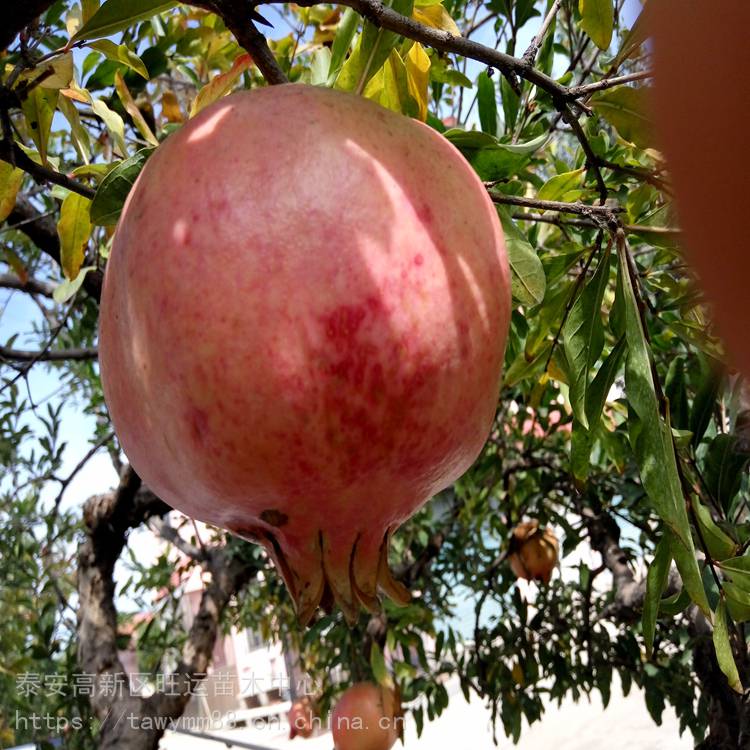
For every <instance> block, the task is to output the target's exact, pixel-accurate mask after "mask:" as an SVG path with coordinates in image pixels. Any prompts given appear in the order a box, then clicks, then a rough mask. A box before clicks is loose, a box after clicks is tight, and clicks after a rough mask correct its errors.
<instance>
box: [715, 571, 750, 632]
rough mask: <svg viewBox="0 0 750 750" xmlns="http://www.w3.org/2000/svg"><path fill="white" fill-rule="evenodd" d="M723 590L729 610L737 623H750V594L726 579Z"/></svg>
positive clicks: (722, 583)
mask: <svg viewBox="0 0 750 750" xmlns="http://www.w3.org/2000/svg"><path fill="white" fill-rule="evenodd" d="M721 588H722V589H723V591H724V593H725V594H726V597H727V609H728V610H729V614H730V616H731V618H732V619H733V620H734V621H735V622H748V621H750V594H748V593H747V592H745V591H743V590H742V589H741V588H740V587H739V586H737V585H736V584H734V583H732V582H731V581H728V580H726V579H724V580H723V581H722V582H721Z"/></svg>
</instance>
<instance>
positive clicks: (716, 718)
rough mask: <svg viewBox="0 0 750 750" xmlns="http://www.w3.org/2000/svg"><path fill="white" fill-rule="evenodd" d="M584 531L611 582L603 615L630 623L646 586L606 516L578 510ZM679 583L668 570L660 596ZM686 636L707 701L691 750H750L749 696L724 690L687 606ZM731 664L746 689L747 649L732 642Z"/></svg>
mask: <svg viewBox="0 0 750 750" xmlns="http://www.w3.org/2000/svg"><path fill="white" fill-rule="evenodd" d="M580 511H581V514H582V516H583V518H584V519H585V520H586V526H587V528H588V531H589V538H590V541H591V546H592V548H593V549H594V550H596V551H597V552H599V553H600V554H601V556H602V561H603V563H604V565H605V566H606V567H607V568H608V569H609V571H610V572H611V573H612V576H613V579H614V587H613V589H614V601H613V603H612V604H611V605H610V606H609V607H608V608H607V609H606V611H605V614H606V615H607V616H608V617H612V618H613V619H615V620H618V621H620V622H628V623H632V622H634V621H636V620H637V619H638V618H639V617H640V616H641V613H642V610H643V601H644V598H645V596H646V581H645V580H643V579H642V580H638V579H636V577H635V574H634V573H633V570H632V568H631V567H630V565H629V564H628V555H627V553H626V552H625V551H624V550H623V549H622V548H621V547H620V545H619V541H620V529H619V527H618V526H617V523H616V522H615V520H614V519H613V518H612V517H611V516H610V515H608V514H607V513H606V512H602V511H600V512H598V513H596V512H594V511H592V510H589V509H588V508H581V509H580ZM681 585H682V582H681V580H680V576H679V574H678V573H677V572H676V571H675V570H674V569H673V570H671V571H670V576H669V581H668V584H667V589H666V591H665V592H664V594H665V596H670V595H671V594H673V593H676V592H677V591H679V589H680V588H681ZM687 615H688V621H689V623H690V628H689V629H690V635H691V636H692V638H693V646H692V648H693V669H694V670H695V673H696V675H697V676H698V680H699V681H700V684H701V689H702V693H703V695H704V696H705V697H706V698H707V700H708V719H709V720H708V733H707V735H706V738H705V739H704V740H703V741H702V742H701V743H700V744H698V745H697V746H696V750H748V748H750V692H747V691H746V693H745V694H744V695H740V694H738V693H736V692H734V690H732V689H731V688H730V687H729V683H728V681H727V678H726V676H725V675H724V674H723V672H722V671H721V669H720V668H719V663H718V662H717V660H716V651H715V648H714V644H713V640H712V637H711V636H712V630H711V625H710V623H708V621H707V620H706V618H705V617H704V616H703V614H702V613H701V612H700V610H699V609H698V608H697V607H695V606H691V607H690V609H689V610H688V613H687ZM734 646H735V649H734V651H735V660H736V662H737V666H738V669H739V671H740V679H741V681H742V684H743V685H745V686H746V687H747V686H748V685H750V655H749V654H748V649H747V645H746V644H744V643H740V642H737V643H735V644H734Z"/></svg>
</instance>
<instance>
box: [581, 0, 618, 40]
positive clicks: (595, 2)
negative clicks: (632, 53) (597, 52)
mask: <svg viewBox="0 0 750 750" xmlns="http://www.w3.org/2000/svg"><path fill="white" fill-rule="evenodd" d="M578 10H579V11H580V13H581V28H582V29H583V30H584V31H585V32H586V33H587V34H588V35H589V36H590V37H591V40H592V41H593V42H594V44H595V45H596V46H597V47H599V49H601V50H607V49H609V45H610V43H611V41H612V31H613V29H614V26H615V6H614V0H578Z"/></svg>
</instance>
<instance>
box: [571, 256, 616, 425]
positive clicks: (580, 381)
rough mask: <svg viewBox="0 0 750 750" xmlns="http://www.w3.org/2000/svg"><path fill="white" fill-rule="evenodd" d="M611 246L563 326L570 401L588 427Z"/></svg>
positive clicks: (574, 412) (579, 418)
mask: <svg viewBox="0 0 750 750" xmlns="http://www.w3.org/2000/svg"><path fill="white" fill-rule="evenodd" d="M610 247H611V246H608V247H607V249H606V250H605V252H604V255H603V256H602V257H601V259H600V260H599V266H598V267H597V269H596V273H595V274H594V275H593V277H592V278H591V280H590V281H589V283H588V284H586V286H585V287H584V289H583V291H582V292H581V293H580V294H579V295H578V298H577V299H576V301H575V302H574V303H573V306H572V307H571V308H570V312H569V314H568V318H567V320H566V321H565V325H564V326H563V330H562V340H563V348H564V350H565V356H566V358H567V360H568V366H569V368H570V370H569V372H570V405H571V407H572V408H573V414H575V416H576V419H578V421H579V422H580V423H581V424H582V425H583V426H584V427H585V428H586V429H588V428H589V421H588V417H587V416H586V401H587V398H588V389H589V383H590V380H589V372H590V371H591V368H592V367H593V366H594V364H595V363H596V361H597V360H598V359H599V355H600V354H601V353H602V347H603V346H604V324H603V323H602V315H601V309H602V299H603V297H604V290H605V289H606V287H607V282H608V281H609V258H610Z"/></svg>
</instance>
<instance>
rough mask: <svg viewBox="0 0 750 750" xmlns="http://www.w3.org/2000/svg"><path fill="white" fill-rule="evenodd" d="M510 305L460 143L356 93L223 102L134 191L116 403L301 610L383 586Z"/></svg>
mask: <svg viewBox="0 0 750 750" xmlns="http://www.w3.org/2000/svg"><path fill="white" fill-rule="evenodd" d="M509 317H510V281H509V271H508V264H507V259H506V254H505V247H504V242H503V235H502V229H501V226H500V223H499V220H498V217H497V214H496V212H495V209H494V207H493V205H492V203H491V201H490V200H489V198H488V196H487V194H486V191H485V189H484V187H483V185H482V183H481V182H480V180H479V179H478V178H477V176H476V175H475V173H474V172H473V170H472V169H471V167H470V166H469V165H468V164H467V163H466V162H465V160H464V159H463V157H462V156H461V155H460V154H459V152H458V151H457V150H456V149H454V147H453V146H452V145H451V144H449V143H448V142H447V141H446V140H445V139H443V138H442V137H441V136H439V135H438V134H437V133H435V132H434V131H432V130H431V129H430V128H428V127H427V126H424V125H422V124H421V123H418V122H416V121H414V120H410V119H408V118H406V117H402V116H400V115H397V114H395V113H392V112H390V111H388V110H386V109H383V108H381V107H380V106H378V105H376V104H374V103H372V102H369V101H367V100H364V99H362V98H360V97H357V96H355V95H353V94H345V93H342V92H336V91H331V90H327V89H320V88H313V87H308V86H301V85H283V86H275V87H271V88H266V89H258V90H255V91H252V92H242V93H238V94H234V95H231V96H229V97H226V98H224V99H222V100H220V101H219V102H217V103H216V104H214V105H212V106H211V107H209V108H207V109H206V110H205V111H203V112H201V114H200V115H198V116H197V117H196V118H195V119H193V120H191V121H190V122H189V123H187V124H186V125H185V126H184V127H182V128H181V129H180V130H179V131H178V132H176V133H175V134H173V135H172V136H170V137H169V138H168V139H167V140H166V141H165V142H164V143H163V144H162V145H161V146H160V147H159V148H158V149H157V151H156V152H155V153H154V154H153V156H152V157H151V158H150V159H149V161H148V163H147V164H146V167H145V168H144V170H143V172H142V173H141V175H140V176H139V178H138V180H137V181H136V184H135V186H134V188H133V190H132V191H131V194H130V196H129V198H128V201H127V203H126V205H125V208H124V210H123V214H122V216H121V218H120V222H119V224H118V227H117V231H116V234H115V238H114V243H113V247H112V251H111V257H110V259H109V262H108V264H107V269H106V274H105V281H104V287H103V291H102V301H101V323H100V341H99V352H100V365H101V376H102V383H103V387H104V393H105V398H106V401H107V405H108V407H109V411H110V415H111V418H112V421H113V423H114V426H115V428H116V430H117V434H118V436H119V438H120V441H121V444H122V447H123V449H124V450H125V452H126V454H127V455H128V458H129V460H130V461H131V463H132V465H133V467H134V468H135V470H136V471H137V472H138V473H139V475H140V476H141V477H142V478H143V480H144V481H145V482H146V483H147V484H148V485H149V487H150V488H151V489H152V490H153V491H154V492H156V493H157V494H158V495H159V496H160V497H162V498H163V499H164V501H165V502H167V503H169V504H170V505H172V506H173V507H175V508H178V509H180V510H181V511H183V512H185V513H187V514H188V515H191V516H193V517H195V518H199V519H201V520H203V521H207V522H210V523H213V524H216V525H217V526H220V527H223V528H225V529H229V530H231V531H233V532H234V533H237V534H239V535H241V536H243V537H245V538H249V539H252V540H254V541H258V542H260V543H262V544H263V545H265V547H266V548H267V550H268V551H269V554H270V555H271V556H272V557H273V559H274V561H275V562H276V564H277V567H278V569H279V570H280V572H281V573H282V575H283V577H284V580H285V582H286V584H287V586H288V588H289V590H290V593H291V595H292V597H293V599H294V601H295V603H296V606H297V611H298V615H299V618H300V620H301V621H303V622H306V621H307V620H309V618H310V617H311V616H312V614H313V612H314V611H315V609H316V607H317V606H318V604H319V603H320V601H321V599H322V598H324V600H329V599H330V597H331V596H332V597H333V598H334V599H335V600H336V601H337V602H338V604H339V605H340V606H341V608H342V609H343V611H344V613H345V614H346V616H347V617H348V618H350V619H352V618H354V617H355V616H356V615H357V613H358V611H359V607H360V605H363V606H365V607H366V608H368V609H371V610H375V609H377V607H378V599H377V592H378V588H380V589H381V590H382V591H384V592H385V593H387V594H389V595H390V596H392V597H393V598H394V599H396V600H397V601H403V600H407V599H408V593H407V592H406V591H405V590H404V589H403V587H402V586H401V585H400V584H398V583H397V582H396V581H394V580H393V578H392V577H391V575H390V573H389V571H388V565H387V546H388V545H387V540H388V536H389V534H390V532H391V531H392V530H393V529H395V528H396V527H397V526H398V525H399V524H400V523H402V522H403V521H404V520H406V519H407V518H408V517H409V516H411V515H412V514H413V513H414V512H415V511H416V510H417V509H418V508H419V507H420V506H421V505H423V504H424V502H426V500H427V499H429V498H430V497H431V496H432V495H434V494H435V493H436V492H438V491H439V490H441V489H442V488H444V487H446V486H447V485H449V484H450V483H451V482H452V481H454V480H455V479H456V478H457V477H459V476H460V475H461V474H462V473H463V472H464V471H465V470H466V469H467V468H468V467H469V466H470V465H471V463H472V462H473V461H474V459H475V458H476V456H477V455H478V453H479V451H480V450H481V448H482V445H483V443H484V441H485V439H486V437H487V434H488V432H489V429H490V426H491V423H492V421H493V418H494V412H495V406H496V401H497V397H498V390H499V382H500V374H501V368H502V359H503V353H504V348H505V339H506V335H507V330H508V325H509Z"/></svg>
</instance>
